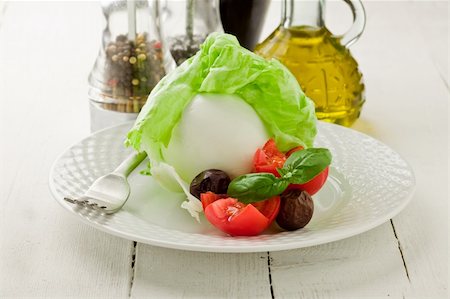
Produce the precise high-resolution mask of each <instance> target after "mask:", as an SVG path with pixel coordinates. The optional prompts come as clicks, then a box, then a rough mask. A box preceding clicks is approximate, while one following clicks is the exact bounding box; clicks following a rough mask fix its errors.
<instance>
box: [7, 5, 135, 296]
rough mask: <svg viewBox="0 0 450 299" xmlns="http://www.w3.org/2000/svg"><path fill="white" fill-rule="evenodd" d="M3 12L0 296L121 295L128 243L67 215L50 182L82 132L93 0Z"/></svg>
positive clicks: (96, 28) (126, 281)
mask: <svg viewBox="0 0 450 299" xmlns="http://www.w3.org/2000/svg"><path fill="white" fill-rule="evenodd" d="M81 16H84V17H85V18H86V20H91V21H92V22H90V23H89V24H86V23H83V21H82V20H81ZM4 17H5V18H4V20H3V23H2V28H1V29H0V53H1V55H0V72H1V73H2V77H1V79H2V82H3V84H2V89H1V90H0V107H1V108H0V111H1V118H0V124H1V125H0V136H1V140H0V144H1V146H0V147H1V149H2V150H1V152H2V159H1V160H2V162H1V168H0V177H1V182H2V188H1V189H0V202H1V209H0V236H1V239H0V240H1V241H0V244H1V246H0V269H1V271H0V297H2V298H17V297H45V298H61V297H78V298H81V297H82V298H112V297H128V293H129V287H130V280H131V253H132V242H130V241H126V240H123V239H119V238H116V237H112V236H110V235H107V234H104V233H102V232H99V231H97V230H94V229H93V228H90V227H88V226H87V225H85V224H82V223H81V222H80V221H78V220H77V219H75V218H74V217H72V216H70V215H69V214H68V213H67V212H66V211H64V210H63V209H62V208H61V207H59V205H58V204H57V203H56V201H54V200H53V199H52V198H51V195H50V192H49V189H48V184H47V180H48V173H49V170H50V166H51V164H52V162H53V160H54V159H56V157H57V155H58V154H59V153H60V152H61V151H62V150H63V149H64V148H65V147H67V146H68V145H70V144H72V143H73V142H75V141H76V140H77V139H79V138H81V137H82V136H84V135H86V134H87V133H88V132H89V130H88V128H89V116H88V115H89V114H88V111H87V109H86V108H87V97H86V90H84V89H83V88H80V86H86V77H87V73H88V71H89V68H90V67H91V64H90V63H86V64H85V62H88V61H92V62H93V59H94V58H95V56H96V54H97V51H98V46H99V43H100V35H101V30H102V28H101V25H102V23H101V17H102V16H101V11H100V8H99V5H98V3H89V2H84V3H81V2H78V3H77V2H75V3H56V2H53V3H48V2H47V3H43V2H39V3H16V2H14V3H9V5H8V10H7V11H6V14H5V16H4ZM80 60H81V61H83V63H82V64H80V62H79V61H80ZM83 102H84V103H85V104H84V105H83ZM3 187H4V188H3Z"/></svg>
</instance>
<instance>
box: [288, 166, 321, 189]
mask: <svg viewBox="0 0 450 299" xmlns="http://www.w3.org/2000/svg"><path fill="white" fill-rule="evenodd" d="M328 169H329V167H327V168H325V169H324V170H323V171H322V172H321V173H319V174H318V175H316V176H315V177H314V178H313V179H312V180H310V181H309V182H306V183H304V184H291V185H289V187H288V189H300V190H304V191H306V192H308V193H309V195H314V194H316V193H317V191H319V190H320V188H322V186H323V184H325V182H326V181H327V177H328Z"/></svg>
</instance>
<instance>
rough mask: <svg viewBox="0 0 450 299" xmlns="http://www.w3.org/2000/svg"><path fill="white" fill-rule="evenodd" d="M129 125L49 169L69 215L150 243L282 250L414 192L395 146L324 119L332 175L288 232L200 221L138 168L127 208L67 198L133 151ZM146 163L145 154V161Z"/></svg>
mask: <svg viewBox="0 0 450 299" xmlns="http://www.w3.org/2000/svg"><path fill="white" fill-rule="evenodd" d="M130 126H131V124H124V125H120V126H117V127H113V128H109V129H106V130H103V131H100V132H98V133H95V134H93V135H91V136H89V137H87V138H86V139H84V140H82V141H80V142H78V143H77V144H75V145H74V146H72V147H70V148H69V149H68V150H67V151H65V152H64V153H63V154H62V155H61V156H60V157H59V158H58V159H57V160H56V161H55V163H54V165H53V167H52V170H51V172H50V178H49V182H50V189H51V191H52V194H53V196H54V197H55V198H56V200H57V201H58V202H59V203H60V204H61V205H62V206H63V207H64V208H65V209H67V210H68V211H69V212H70V213H71V214H74V215H75V216H76V217H78V218H79V219H80V220H82V221H83V222H85V223H88V224H90V225H92V226H94V227H95V228H98V229H100V230H102V231H105V232H107V233H111V234H113V235H116V236H120V237H123V238H127V239H130V240H134V241H138V242H143V243H147V244H151V245H156V246H162V247H169V248H177V249H184V250H194V251H210V252H260V251H273V250H285V249H292V248H300V247H307V246H312V245H318V244H323V243H327V242H331V241H336V240H340V239H344V238H347V237H350V236H354V235H356V234H359V233H362V232H365V231H367V230H369V229H372V228H374V227H376V226H378V225H380V224H382V223H384V222H385V221H388V220H389V219H390V218H392V217H393V216H395V215H396V214H397V213H399V212H400V211H401V210H402V209H403V208H404V207H405V206H406V205H407V203H408V202H409V200H410V199H411V195H412V193H413V190H414V186H415V180H414V175H413V172H412V170H411V168H410V167H409V166H408V164H407V163H406V162H405V161H404V160H403V159H402V158H401V157H400V156H399V155H398V154H397V153H396V152H395V151H393V150H392V149H390V148H389V147H387V146H386V145H384V144H383V143H381V142H379V141H377V140H375V139H373V138H372V137H369V136H367V135H364V134H362V133H359V132H357V131H354V130H351V129H348V128H344V127H341V126H337V125H332V124H327V123H320V124H319V134H318V136H317V139H316V144H315V146H317V147H319V146H320V147H326V148H328V149H330V151H331V152H332V154H333V163H332V167H331V168H330V175H329V178H328V181H327V183H326V184H325V185H324V187H323V188H322V190H321V191H320V192H319V193H317V194H316V195H314V197H313V198H314V203H315V207H314V208H315V210H314V216H313V219H312V220H311V222H310V223H309V224H308V225H307V226H306V227H305V228H303V229H300V230H297V231H293V232H285V231H281V230H279V229H277V228H276V225H273V226H272V227H271V228H270V229H268V231H266V232H265V233H264V234H262V235H259V236H256V237H230V236H227V235H225V234H223V233H221V232H220V231H218V230H217V229H215V228H214V227H212V226H211V225H210V224H209V223H208V221H207V220H206V219H205V218H204V217H201V223H197V222H196V221H195V220H194V219H193V218H192V217H191V216H189V214H188V213H187V212H186V211H185V210H184V209H181V208H180V207H179V206H180V204H181V202H182V201H183V200H184V197H183V195H182V194H175V193H170V192H168V191H165V190H163V189H161V188H160V187H159V186H158V184H157V183H156V182H155V181H154V180H153V179H152V178H151V177H149V176H143V175H141V174H139V171H137V170H136V171H134V172H133V173H132V174H131V176H130V177H129V182H130V185H131V189H132V193H131V196H130V198H129V200H128V202H127V203H126V204H125V206H124V207H123V209H122V210H120V211H119V212H117V213H116V214H114V215H110V216H106V215H98V214H96V213H91V212H90V211H89V210H87V209H86V208H82V207H78V206H74V205H72V204H70V203H67V202H66V201H64V200H63V197H64V196H76V195H81V194H83V193H84V191H85V190H87V189H88V187H89V185H90V184H91V183H92V182H93V181H94V180H95V179H96V178H97V177H99V176H101V175H103V174H105V173H108V172H110V171H111V170H113V169H114V168H115V166H116V165H118V164H119V163H120V162H121V161H122V160H123V159H124V158H125V157H126V156H127V155H128V154H130V150H129V149H126V148H124V146H123V141H124V136H125V135H126V132H127V131H128V129H129V127H130ZM144 164H146V161H144V162H143V163H142V164H141V166H140V168H143V167H144V166H145V165H144Z"/></svg>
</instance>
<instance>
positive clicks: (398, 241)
mask: <svg viewBox="0 0 450 299" xmlns="http://www.w3.org/2000/svg"><path fill="white" fill-rule="evenodd" d="M391 226H392V230H393V231H394V236H395V239H397V245H398V250H399V251H400V255H401V257H402V261H403V268H404V269H405V273H406V278H408V281H409V282H411V279H410V278H409V272H408V267H407V266H406V261H405V257H404V255H403V250H402V244H401V243H400V240H399V239H398V236H397V232H396V231H395V226H394V222H393V221H392V219H391Z"/></svg>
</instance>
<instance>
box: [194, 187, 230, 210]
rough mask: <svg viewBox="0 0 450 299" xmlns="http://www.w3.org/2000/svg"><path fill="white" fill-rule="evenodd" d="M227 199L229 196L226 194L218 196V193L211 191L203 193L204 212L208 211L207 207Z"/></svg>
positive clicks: (201, 199)
mask: <svg viewBox="0 0 450 299" xmlns="http://www.w3.org/2000/svg"><path fill="white" fill-rule="evenodd" d="M227 197H228V195H226V194H216V193H214V192H211V191H208V192H205V193H201V194H200V201H201V202H202V206H203V211H204V210H205V209H206V207H207V206H208V205H209V204H211V203H213V202H215V201H216V200H218V199H221V198H227Z"/></svg>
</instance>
